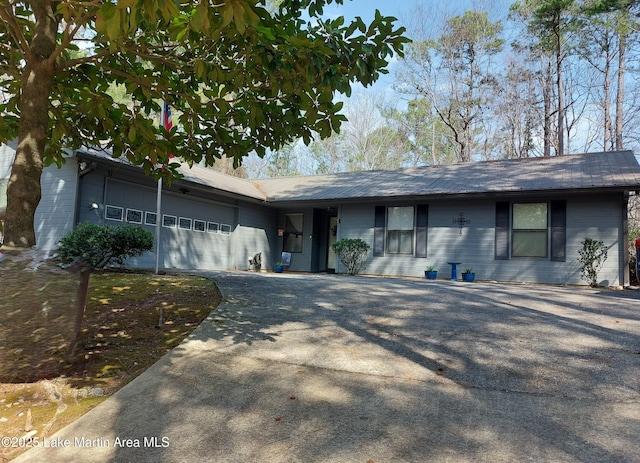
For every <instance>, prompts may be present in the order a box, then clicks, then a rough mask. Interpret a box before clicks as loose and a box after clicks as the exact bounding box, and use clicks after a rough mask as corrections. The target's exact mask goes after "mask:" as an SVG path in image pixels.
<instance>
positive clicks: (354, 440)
mask: <svg viewBox="0 0 640 463" xmlns="http://www.w3.org/2000/svg"><path fill="white" fill-rule="evenodd" d="M208 276H209V277H211V278H212V279H213V280H214V281H215V282H216V283H217V284H218V286H219V287H220V289H221V291H222V293H223V297H224V301H223V303H222V304H221V305H220V307H219V308H218V310H216V311H214V312H213V313H212V314H211V316H210V317H209V318H208V319H207V320H206V321H205V322H204V323H203V324H202V325H201V326H200V327H199V328H198V329H197V330H196V331H195V332H194V333H193V335H192V336H191V337H190V338H189V339H188V340H186V341H185V342H184V343H183V344H181V345H180V346H179V347H178V348H176V349H175V350H174V351H173V352H171V353H170V354H168V355H167V356H165V357H164V358H163V359H162V360H161V361H159V362H158V363H157V364H156V365H154V366H153V367H152V368H151V369H150V370H148V371H147V372H146V373H144V374H143V375H142V376H140V377H139V378H137V379H136V380H134V381H133V382H132V383H131V384H129V385H128V386H126V387H125V388H123V389H122V390H121V391H119V392H118V393H117V394H115V395H114V396H113V397H111V398H109V399H108V400H107V401H105V402H104V403H103V404H101V405H100V406H99V407H97V408H96V409H94V410H92V411H91V412H89V413H88V414H86V415H85V416H83V417H82V418H80V419H79V420H77V421H76V422H74V423H73V424H72V425H70V426H68V427H67V428H65V429H63V430H62V431H60V432H59V433H58V434H57V435H56V436H55V438H50V439H47V440H46V441H42V440H41V441H40V448H37V449H35V450H33V451H30V452H28V453H26V454H24V455H23V456H22V457H20V458H18V459H16V460H14V461H16V462H27V461H28V462H46V463H57V462H60V463H62V462H65V463H66V462H171V463H174V462H175V463H178V462H180V463H182V462H238V463H240V462H242V463H245V462H260V463H270V462H283V463H284V462H287V463H289V462H305V463H309V462H360V463H367V462H375V463H383V462H492V463H497V462H510V463H511V462H524V461H533V462H598V463H606V462H611V463H613V462H616V463H621V462H640V298H639V296H640V294H638V292H631V291H610V290H592V289H586V288H574V287H552V286H534V285H531V286H529V285H526V286H525V285H505V284H496V283H483V282H475V283H461V282H451V281H446V280H438V281H426V280H418V279H415V280H407V279H389V278H371V277H348V276H344V275H300V274H286V273H285V274H255V273H247V272H243V273H210V274H208ZM52 444H58V445H59V446H58V447H56V448H54V447H52ZM60 445H61V446H62V447H60Z"/></svg>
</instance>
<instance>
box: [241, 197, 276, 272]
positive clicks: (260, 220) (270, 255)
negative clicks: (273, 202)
mask: <svg viewBox="0 0 640 463" xmlns="http://www.w3.org/2000/svg"><path fill="white" fill-rule="evenodd" d="M238 224H239V225H238V228H237V230H236V232H235V236H234V239H235V246H234V260H233V266H234V269H238V270H246V269H247V268H248V267H249V258H250V257H251V256H253V255H254V254H255V253H256V252H262V269H263V270H269V269H272V264H273V262H275V261H276V260H279V259H280V257H276V256H275V252H274V251H273V250H275V249H276V247H277V246H276V243H277V228H278V213H277V211H276V210H274V209H270V208H265V207H259V206H256V205H252V204H246V205H243V206H241V207H240V208H239V209H238Z"/></svg>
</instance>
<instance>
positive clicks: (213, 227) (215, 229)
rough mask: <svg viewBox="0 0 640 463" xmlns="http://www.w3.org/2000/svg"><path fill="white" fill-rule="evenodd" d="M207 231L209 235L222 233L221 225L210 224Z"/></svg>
mask: <svg viewBox="0 0 640 463" xmlns="http://www.w3.org/2000/svg"><path fill="white" fill-rule="evenodd" d="M207 231H208V232H209V233H218V232H219V231H220V224H219V223H218V222H208V223H207Z"/></svg>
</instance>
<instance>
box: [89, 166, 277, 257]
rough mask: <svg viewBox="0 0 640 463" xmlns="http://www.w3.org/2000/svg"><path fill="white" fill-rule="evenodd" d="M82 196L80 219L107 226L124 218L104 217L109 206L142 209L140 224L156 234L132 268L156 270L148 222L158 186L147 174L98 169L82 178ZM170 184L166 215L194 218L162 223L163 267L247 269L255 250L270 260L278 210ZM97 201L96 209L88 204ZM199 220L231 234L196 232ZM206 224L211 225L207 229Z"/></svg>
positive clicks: (165, 191)
mask: <svg viewBox="0 0 640 463" xmlns="http://www.w3.org/2000/svg"><path fill="white" fill-rule="evenodd" d="M81 182H82V183H81V188H80V192H81V193H80V199H79V204H80V207H79V214H78V221H79V222H85V221H89V222H93V223H99V224H108V225H113V226H117V225H124V224H125V223H126V220H123V221H115V220H109V219H106V218H105V207H106V206H107V205H110V206H116V207H121V208H123V212H124V214H125V217H126V210H127V208H129V209H136V210H140V211H142V212H143V223H142V224H141V225H140V226H142V227H143V228H144V229H146V230H148V231H149V232H151V233H152V234H153V236H154V248H153V250H152V251H150V252H147V253H145V254H144V255H142V256H140V257H137V258H132V259H130V260H129V261H127V265H128V266H132V267H139V268H154V267H155V259H156V243H155V237H156V227H155V226H151V225H146V224H145V223H144V216H145V213H146V212H153V213H155V212H156V201H157V184H154V183H153V180H152V179H149V178H142V179H141V178H139V177H135V178H131V177H128V176H126V175H123V176H121V178H114V177H111V176H109V172H108V171H106V170H101V169H98V170H96V171H94V172H92V173H90V174H88V175H85V176H84V177H82V179H81ZM174 190H175V188H172V187H167V186H166V185H165V186H164V187H163V190H162V214H161V216H160V217H159V218H158V220H160V221H162V215H172V216H175V217H176V219H177V220H178V221H179V220H180V218H187V219H191V221H192V228H191V229H190V230H186V229H181V228H179V227H176V228H167V227H164V226H162V222H161V227H160V253H159V268H160V269H166V270H171V269H201V270H236V269H239V270H246V269H247V268H248V260H249V257H250V256H251V255H253V253H255V252H258V251H262V252H263V263H266V262H272V261H273V260H274V259H275V257H274V256H273V253H272V251H271V250H272V249H274V246H275V243H276V236H275V235H276V233H277V212H276V211H275V210H274V209H269V208H265V207H260V206H259V205H253V204H250V203H246V204H245V203H241V204H234V203H231V202H230V200H229V199H228V198H216V197H215V196H213V195H209V198H207V199H205V198H200V197H196V196H194V195H192V194H191V193H189V194H183V193H180V192H179V191H174ZM91 203H96V204H97V205H98V209H91V208H90V207H89V205H90V204H91ZM194 220H200V221H203V222H205V223H206V224H207V225H208V223H209V222H213V223H216V224H219V225H223V224H224V225H227V226H228V227H229V229H230V232H229V233H228V234H225V233H221V232H220V231H219V232H218V233H210V232H209V231H208V230H206V231H205V232H200V231H196V230H194V229H193V221H194ZM207 228H208V227H207Z"/></svg>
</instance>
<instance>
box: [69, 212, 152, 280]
mask: <svg viewBox="0 0 640 463" xmlns="http://www.w3.org/2000/svg"><path fill="white" fill-rule="evenodd" d="M152 248H153V235H152V234H151V233H150V232H148V231H147V230H144V229H143V228H140V227H134V226H131V225H127V226H122V227H110V226H108V225H96V224H92V223H86V222H85V223H81V224H80V225H78V226H77V227H76V228H75V229H74V230H73V231H71V232H69V233H68V234H66V235H65V236H64V237H63V238H62V239H61V240H60V247H59V248H58V259H59V260H60V262H61V263H62V264H63V265H64V266H71V265H74V264H80V265H81V266H85V267H90V269H91V270H100V269H103V268H105V267H106V266H107V265H109V264H111V263H116V264H120V265H122V264H123V263H124V261H125V260H126V259H127V258H129V257H135V256H139V255H141V254H142V253H143V252H145V251H149V250H151V249H152Z"/></svg>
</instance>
